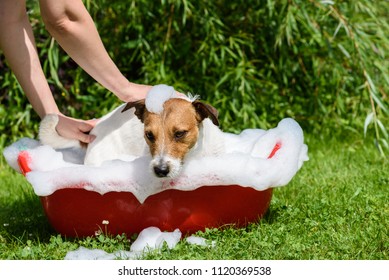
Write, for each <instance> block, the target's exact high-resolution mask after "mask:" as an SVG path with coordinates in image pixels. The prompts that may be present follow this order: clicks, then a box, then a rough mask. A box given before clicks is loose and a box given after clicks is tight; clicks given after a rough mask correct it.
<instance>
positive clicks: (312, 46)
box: [0, 0, 389, 154]
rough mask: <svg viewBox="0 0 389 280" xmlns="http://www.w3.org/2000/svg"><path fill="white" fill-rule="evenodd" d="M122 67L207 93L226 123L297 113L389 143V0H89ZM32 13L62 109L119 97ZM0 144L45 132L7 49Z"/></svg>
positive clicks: (314, 123)
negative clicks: (73, 57) (66, 50)
mask: <svg viewBox="0 0 389 280" xmlns="http://www.w3.org/2000/svg"><path fill="white" fill-rule="evenodd" d="M84 3H85V4H86V6H87V8H88V10H89V11H90V13H91V15H92V17H93V18H94V20H95V23H96V25H97V27H98V30H99V32H100V35H101V37H102V39H103V42H104V44H105V46H106V48H107V50H108V52H109V53H110V55H111V56H112V58H113V60H114V61H115V62H116V64H117V65H118V67H119V68H120V69H121V71H122V72H123V73H124V74H125V75H126V76H127V77H128V78H129V79H130V80H131V81H134V82H138V83H145V84H159V83H166V84H170V85H173V86H175V87H176V88H177V89H178V90H180V91H182V92H192V93H194V94H200V95H201V97H202V99H205V100H207V101H209V102H210V103H212V104H213V105H214V106H215V107H216V108H217V109H219V111H220V120H221V123H222V128H223V129H224V130H226V131H232V132H238V131H240V130H241V129H242V128H248V127H260V128H269V127H272V126H274V125H276V123H277V122H278V121H279V120H280V119H281V118H284V117H292V118H295V119H296V120H297V121H298V122H299V123H300V124H301V125H302V126H303V128H304V129H305V130H306V131H308V132H313V133H315V134H317V135H321V134H323V135H328V134H333V133H334V131H336V133H337V135H338V136H339V135H342V136H343V133H350V132H351V133H355V134H359V135H361V136H362V135H363V132H364V131H365V134H366V135H367V137H372V138H374V139H375V142H376V145H377V147H378V148H379V150H380V152H381V153H382V154H383V153H385V150H386V151H388V150H389V145H388V139H389V138H388V132H387V129H386V125H387V123H388V115H389V109H388V96H387V92H388V84H389V74H388V69H389V60H388V59H387V58H388V48H389V47H388V46H389V39H388V37H387V34H388V33H389V27H388V22H387V16H386V14H385V13H386V11H387V10H388V8H389V3H388V2H387V1H368V0H362V1H336V2H335V1H313V0H311V1H299V0H289V1H287V0H281V1H270V0H269V1H259V0H249V1H230V2H228V1H222V0H217V1H190V0H161V1H159V2H158V3H156V2H155V1H147V0H132V1H107V0H96V1H90V0H85V1H84ZM28 4H29V14H30V17H31V22H32V24H33V27H34V32H35V35H36V38H37V44H38V49H39V52H40V55H41V59H42V63H43V66H44V70H45V73H46V76H47V78H48V81H49V83H50V85H51V87H52V90H53V93H54V95H55V97H56V100H57V102H58V104H59V106H60V108H61V110H62V111H63V112H64V113H66V114H69V115H72V116H75V117H79V118H84V119H87V118H91V117H99V116H100V115H102V114H104V113H107V112H108V111H110V110H111V109H112V108H113V107H114V106H116V105H118V104H119V103H118V102H119V101H118V99H116V98H115V97H114V96H113V95H112V94H110V93H109V92H107V91H106V90H105V89H104V88H102V87H101V86H100V85H98V84H97V83H96V82H95V81H93V80H92V79H91V78H90V77H89V76H88V75H87V74H85V73H84V72H83V71H82V70H81V69H79V68H78V67H77V66H76V65H75V63H74V62H73V61H72V60H71V59H70V58H69V57H68V56H67V55H66V54H65V53H64V52H63V51H62V50H61V49H60V48H59V47H58V46H57V45H56V44H54V43H53V42H54V41H53V40H52V39H51V37H50V36H49V35H48V34H47V32H46V31H45V29H44V26H43V24H42V23H41V21H40V17H39V9H38V7H37V4H36V2H35V1H28ZM0 69H1V72H0V91H1V95H0V96H1V97H0V100H1V105H0V116H1V118H0V119H1V120H0V129H1V130H4V131H5V130H7V131H11V133H8V134H7V135H2V136H1V142H0V144H4V143H5V142H9V141H11V140H14V139H15V138H17V137H20V136H30V135H34V134H35V133H36V131H37V130H36V129H37V120H38V119H37V116H36V115H35V114H33V113H32V108H31V107H30V106H29V105H28V103H27V101H26V100H25V98H24V95H23V93H22V90H21V88H20V86H19V85H18V84H17V82H16V81H15V79H14V78H13V76H12V74H11V72H10V70H9V69H8V68H7V66H6V64H5V63H4V57H0Z"/></svg>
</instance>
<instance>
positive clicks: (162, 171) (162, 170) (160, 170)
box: [154, 165, 170, 177]
mask: <svg viewBox="0 0 389 280" xmlns="http://www.w3.org/2000/svg"><path fill="white" fill-rule="evenodd" d="M169 172H170V169H169V166H167V165H163V166H154V173H155V175H157V176H158V177H166V176H167V174H169Z"/></svg>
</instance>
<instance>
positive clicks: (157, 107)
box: [145, 85, 178, 114]
mask: <svg viewBox="0 0 389 280" xmlns="http://www.w3.org/2000/svg"><path fill="white" fill-rule="evenodd" d="M177 97H178V94H177V93H176V91H175V89H174V88H173V87H171V86H167V85H157V86H154V87H152V88H151V90H150V91H149V92H148V93H147V96H146V101H145V104H146V109H147V110H148V111H149V112H151V113H155V114H159V113H161V112H162V111H163V104H164V103H165V101H166V100H169V99H170V98H177Z"/></svg>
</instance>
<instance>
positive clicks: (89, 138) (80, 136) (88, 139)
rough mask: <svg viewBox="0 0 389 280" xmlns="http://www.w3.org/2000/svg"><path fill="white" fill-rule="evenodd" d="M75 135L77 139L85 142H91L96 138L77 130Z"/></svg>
mask: <svg viewBox="0 0 389 280" xmlns="http://www.w3.org/2000/svg"><path fill="white" fill-rule="evenodd" d="M76 135H77V140H79V141H80V142H83V143H86V144H89V143H91V142H92V141H93V140H94V139H95V138H96V136H94V135H92V134H85V133H82V132H78V133H77V134H76Z"/></svg>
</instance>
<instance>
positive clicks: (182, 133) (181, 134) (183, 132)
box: [174, 130, 188, 140]
mask: <svg viewBox="0 0 389 280" xmlns="http://www.w3.org/2000/svg"><path fill="white" fill-rule="evenodd" d="M187 133H188V131H186V130H180V131H176V132H174V138H175V139H176V140H179V139H182V138H184V137H185V135H186V134H187Z"/></svg>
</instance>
